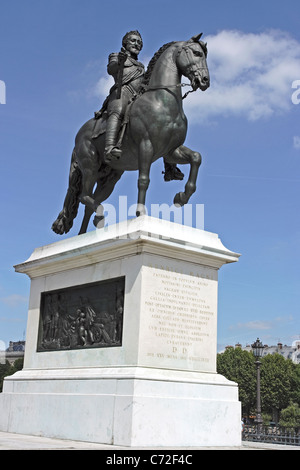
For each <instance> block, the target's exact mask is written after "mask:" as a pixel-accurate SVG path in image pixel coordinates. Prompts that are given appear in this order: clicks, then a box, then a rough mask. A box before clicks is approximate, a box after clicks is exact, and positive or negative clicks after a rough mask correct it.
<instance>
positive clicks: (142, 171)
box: [136, 140, 153, 217]
mask: <svg viewBox="0 0 300 470" xmlns="http://www.w3.org/2000/svg"><path fill="white" fill-rule="evenodd" d="M152 156H153V147H152V144H151V142H150V140H143V141H142V142H141V144H140V153H139V178H138V203H137V208H136V216H137V217H139V216H140V215H145V214H146V208H145V203H146V193H147V189H148V186H149V183H150V177H149V173H150V167H151V163H152Z"/></svg>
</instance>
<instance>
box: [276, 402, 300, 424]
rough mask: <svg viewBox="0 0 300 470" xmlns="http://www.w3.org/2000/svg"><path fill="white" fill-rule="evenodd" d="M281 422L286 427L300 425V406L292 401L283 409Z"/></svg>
mask: <svg viewBox="0 0 300 470" xmlns="http://www.w3.org/2000/svg"><path fill="white" fill-rule="evenodd" d="M279 424H280V426H284V427H286V428H297V427H300V407H299V405H298V404H297V403H291V404H290V405H289V406H288V407H287V408H285V409H284V410H282V411H281V414H280V421H279Z"/></svg>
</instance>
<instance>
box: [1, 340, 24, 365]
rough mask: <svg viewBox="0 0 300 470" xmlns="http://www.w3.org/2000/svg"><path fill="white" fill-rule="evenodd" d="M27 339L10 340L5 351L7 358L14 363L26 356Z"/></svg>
mask: <svg viewBox="0 0 300 470" xmlns="http://www.w3.org/2000/svg"><path fill="white" fill-rule="evenodd" d="M24 352H25V341H10V342H9V346H8V348H7V349H6V351H5V359H6V360H7V361H8V362H9V363H10V364H13V363H14V362H15V361H16V360H17V359H21V358H23V357H24Z"/></svg>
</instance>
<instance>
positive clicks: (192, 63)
mask: <svg viewBox="0 0 300 470" xmlns="http://www.w3.org/2000/svg"><path fill="white" fill-rule="evenodd" d="M191 44H192V43H191V42H187V43H186V44H185V45H182V46H180V47H178V49H177V50H175V51H174V64H176V61H177V58H178V56H179V55H180V54H181V52H182V51H185V52H186V55H187V59H188V71H191V73H193V74H194V75H195V76H196V77H197V78H198V79H200V80H201V74H200V73H199V71H200V70H207V67H197V66H196V63H195V61H194V58H193V54H192V51H191V49H190V47H189V45H191ZM185 86H190V87H192V85H191V84H190V83H179V84H177V85H157V86H155V87H150V88H146V89H145V90H144V92H146V91H151V90H163V89H167V88H181V87H185ZM194 91H196V90H194V89H193V90H189V91H187V92H186V93H185V94H184V95H183V97H182V99H183V100H184V99H185V98H186V97H187V96H188V95H189V94H190V93H193V92H194Z"/></svg>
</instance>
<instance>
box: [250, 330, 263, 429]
mask: <svg viewBox="0 0 300 470" xmlns="http://www.w3.org/2000/svg"><path fill="white" fill-rule="evenodd" d="M251 347H252V352H253V355H254V357H255V359H256V361H255V365H256V370H257V384H256V390H257V391H256V420H255V422H256V425H257V436H258V437H259V436H260V435H261V432H262V417H261V402H260V365H261V362H260V358H261V357H262V355H263V350H264V346H263V344H262V342H261V341H260V340H259V338H257V340H256V341H255V343H253V344H251Z"/></svg>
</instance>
